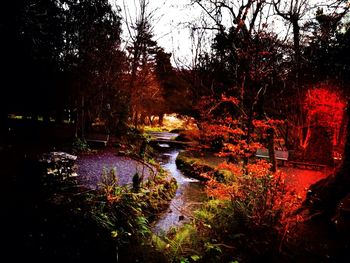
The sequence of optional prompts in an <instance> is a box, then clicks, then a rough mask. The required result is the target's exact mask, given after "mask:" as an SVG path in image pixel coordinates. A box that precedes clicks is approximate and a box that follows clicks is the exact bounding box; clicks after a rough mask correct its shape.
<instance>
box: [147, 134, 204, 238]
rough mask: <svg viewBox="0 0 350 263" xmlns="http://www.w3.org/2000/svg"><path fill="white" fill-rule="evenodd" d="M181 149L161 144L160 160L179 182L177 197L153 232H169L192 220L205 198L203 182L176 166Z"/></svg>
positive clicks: (166, 135) (157, 222) (158, 221)
mask: <svg viewBox="0 0 350 263" xmlns="http://www.w3.org/2000/svg"><path fill="white" fill-rule="evenodd" d="M174 135H175V136H176V134H171V133H163V134H162V137H163V138H164V136H165V137H168V136H172V137H173V136H174ZM180 151H181V150H180V149H177V148H172V147H169V145H166V144H163V145H161V149H160V150H159V156H158V161H159V162H160V164H161V166H162V167H163V168H164V169H165V170H166V171H168V173H169V175H170V176H172V177H174V178H175V179H176V181H177V184H178V189H177V191H176V195H175V197H174V198H173V199H172V201H171V202H170V205H169V208H168V209H167V210H166V211H165V212H164V213H163V214H162V215H161V216H160V217H159V219H158V220H157V221H156V222H155V224H154V225H153V228H152V230H153V232H154V233H157V234H162V233H166V232H168V231H169V230H170V229H171V228H173V227H179V226H181V225H182V224H184V223H187V222H189V221H190V220H191V218H192V216H193V212H194V210H196V209H197V208H198V207H199V205H200V204H201V203H202V202H203V200H204V199H205V197H206V196H205V192H204V185H203V183H202V182H200V181H198V180H196V179H193V178H189V177H186V176H185V175H184V174H183V173H182V172H181V171H180V170H179V169H177V167H176V163H175V161H176V157H177V155H178V154H179V152H180Z"/></svg>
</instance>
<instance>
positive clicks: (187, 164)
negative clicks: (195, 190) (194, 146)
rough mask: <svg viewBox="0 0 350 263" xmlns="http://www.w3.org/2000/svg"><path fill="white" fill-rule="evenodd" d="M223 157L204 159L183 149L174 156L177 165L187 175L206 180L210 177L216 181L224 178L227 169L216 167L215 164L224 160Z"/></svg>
mask: <svg viewBox="0 0 350 263" xmlns="http://www.w3.org/2000/svg"><path fill="white" fill-rule="evenodd" d="M224 161H225V159H223V158H215V160H206V159H205V158H200V157H195V156H193V155H192V154H191V153H190V152H187V151H183V152H180V154H179V155H178V156H177V158H176V165H177V167H178V168H179V169H180V170H181V171H182V172H183V173H184V174H186V175H187V176H189V177H191V178H195V179H197V180H200V181H202V182H206V181H208V180H209V179H211V178H215V179H216V180H218V181H222V180H224V178H225V177H226V176H227V173H230V172H229V171H228V170H224V169H218V168H217V165H218V164H219V163H220V162H224Z"/></svg>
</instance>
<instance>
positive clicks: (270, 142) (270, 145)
mask: <svg viewBox="0 0 350 263" xmlns="http://www.w3.org/2000/svg"><path fill="white" fill-rule="evenodd" d="M267 134H268V150H269V158H270V162H271V165H272V166H271V172H276V171H277V161H276V153H275V129H274V128H269V129H267Z"/></svg>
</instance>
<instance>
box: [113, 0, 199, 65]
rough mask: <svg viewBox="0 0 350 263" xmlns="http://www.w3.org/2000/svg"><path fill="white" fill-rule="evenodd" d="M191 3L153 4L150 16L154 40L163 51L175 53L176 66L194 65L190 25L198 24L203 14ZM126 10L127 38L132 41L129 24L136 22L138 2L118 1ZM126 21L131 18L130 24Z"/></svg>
mask: <svg viewBox="0 0 350 263" xmlns="http://www.w3.org/2000/svg"><path fill="white" fill-rule="evenodd" d="M189 2H190V1H189V0H176V1H174V0H150V1H149V6H148V12H151V13H152V14H153V17H154V23H152V24H153V33H154V36H155V37H154V40H156V41H157V42H158V45H159V46H161V47H163V48H164V49H165V51H166V52H168V53H172V55H173V56H172V58H173V60H172V63H173V64H176V63H175V61H174V60H175V59H176V61H177V63H180V64H189V63H191V58H192V54H191V46H192V41H191V32H190V29H189V28H188V24H189V23H190V22H192V21H198V20H199V17H200V14H201V10H200V9H199V8H195V7H193V6H191V5H189ZM116 3H117V5H119V7H120V8H121V9H122V12H121V14H122V16H123V20H124V23H123V36H124V40H126V41H128V39H129V33H128V29H127V26H126V22H128V23H129V24H130V20H134V19H135V17H136V16H137V13H138V11H139V10H138V8H137V3H138V0H116ZM125 17H128V19H127V21H126V19H125Z"/></svg>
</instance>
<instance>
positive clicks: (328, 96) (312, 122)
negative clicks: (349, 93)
mask: <svg viewBox="0 0 350 263" xmlns="http://www.w3.org/2000/svg"><path fill="white" fill-rule="evenodd" d="M344 109H345V102H344V100H343V99H342V98H341V96H340V94H339V93H338V92H337V91H336V89H335V88H334V87H332V86H326V85H323V84H321V85H318V86H317V87H316V88H312V89H309V90H308V92H307V93H306V97H305V101H304V110H305V112H306V114H307V115H306V116H307V117H306V121H307V124H308V126H309V127H310V126H322V127H325V128H327V129H328V130H329V131H330V132H331V133H332V134H333V144H334V145H335V144H336V143H337V141H338V138H339V130H340V126H341V123H342V119H343V115H344ZM308 135H310V134H309V133H308ZM308 135H307V136H306V139H305V140H304V143H303V145H302V146H303V147H304V148H306V146H307V144H308V139H309V138H308Z"/></svg>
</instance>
